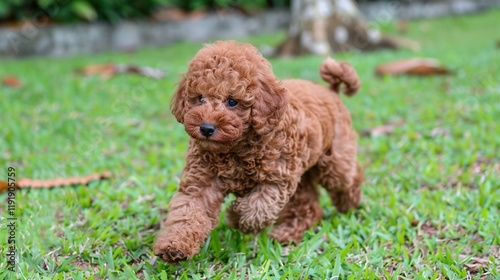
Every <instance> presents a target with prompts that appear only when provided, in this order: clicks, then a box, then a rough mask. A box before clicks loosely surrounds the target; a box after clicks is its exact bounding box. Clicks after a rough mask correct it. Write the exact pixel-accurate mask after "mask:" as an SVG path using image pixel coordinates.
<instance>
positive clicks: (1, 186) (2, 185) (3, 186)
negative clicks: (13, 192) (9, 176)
mask: <svg viewBox="0 0 500 280" xmlns="http://www.w3.org/2000/svg"><path fill="white" fill-rule="evenodd" d="M8 189H9V184H7V182H5V181H0V192H3V191H6V190H8Z"/></svg>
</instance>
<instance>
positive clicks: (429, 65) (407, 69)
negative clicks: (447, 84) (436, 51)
mask: <svg viewBox="0 0 500 280" xmlns="http://www.w3.org/2000/svg"><path fill="white" fill-rule="evenodd" d="M375 74H376V75H378V76H382V75H416V76H429V75H446V74H451V71H450V70H448V69H447V68H446V67H443V66H442V65H441V63H440V62H439V61H438V60H436V59H433V58H418V57H416V58H407V59H400V60H396V61H392V62H388V63H384V64H381V65H379V66H377V68H376V69H375Z"/></svg>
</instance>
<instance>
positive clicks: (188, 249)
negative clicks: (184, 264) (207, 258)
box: [153, 232, 199, 263]
mask: <svg viewBox="0 0 500 280" xmlns="http://www.w3.org/2000/svg"><path fill="white" fill-rule="evenodd" d="M198 250H199V244H197V243H193V242H189V239H182V237H181V236H179V235H176V234H172V232H161V233H160V234H159V235H158V239H157V240H156V243H155V244H154V246H153V252H154V253H155V255H157V256H158V257H160V258H162V259H163V260H164V261H166V262H168V263H178V262H181V261H185V260H187V259H190V258H191V257H193V256H194V255H195V254H196V253H198Z"/></svg>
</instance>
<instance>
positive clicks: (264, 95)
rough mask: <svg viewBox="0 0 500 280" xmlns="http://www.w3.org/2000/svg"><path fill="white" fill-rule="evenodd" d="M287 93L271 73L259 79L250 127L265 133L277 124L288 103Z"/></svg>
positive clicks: (262, 133) (261, 133)
mask: <svg viewBox="0 0 500 280" xmlns="http://www.w3.org/2000/svg"><path fill="white" fill-rule="evenodd" d="M288 94H289V93H288V90H287V89H286V88H285V87H284V86H283V85H282V84H281V82H280V81H279V80H278V79H277V78H276V77H274V76H273V75H272V76H270V77H265V76H264V77H262V78H261V79H259V85H258V86H257V88H256V90H255V103H254V104H253V107H252V127H253V129H254V130H255V132H257V134H260V135H264V134H267V133H269V132H271V131H272V130H273V129H274V128H275V127H276V125H278V123H279V122H280V121H281V119H282V117H283V114H284V112H285V107H286V105H287V104H288Z"/></svg>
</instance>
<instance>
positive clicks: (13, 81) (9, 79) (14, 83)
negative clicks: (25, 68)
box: [2, 76, 21, 88]
mask: <svg viewBox="0 0 500 280" xmlns="http://www.w3.org/2000/svg"><path fill="white" fill-rule="evenodd" d="M2 84H3V85H4V86H6V87H11V88H18V87H21V81H19V79H18V78H17V77H15V76H6V77H4V78H3V79H2Z"/></svg>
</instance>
